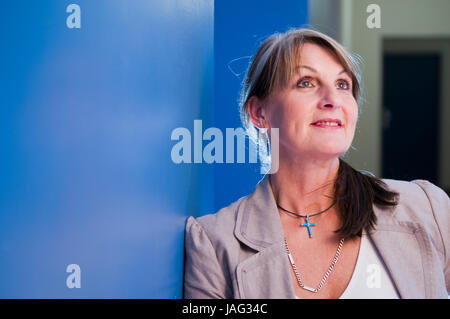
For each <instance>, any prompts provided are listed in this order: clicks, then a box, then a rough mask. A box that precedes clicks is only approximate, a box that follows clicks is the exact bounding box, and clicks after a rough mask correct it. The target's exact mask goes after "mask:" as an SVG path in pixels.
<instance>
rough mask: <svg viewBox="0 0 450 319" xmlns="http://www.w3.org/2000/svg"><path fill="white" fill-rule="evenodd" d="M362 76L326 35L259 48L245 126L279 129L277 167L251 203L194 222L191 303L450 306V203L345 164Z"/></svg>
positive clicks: (420, 184)
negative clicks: (413, 302) (381, 301)
mask: <svg viewBox="0 0 450 319" xmlns="http://www.w3.org/2000/svg"><path fill="white" fill-rule="evenodd" d="M359 78H360V76H359V73H358V69H357V65H356V63H355V62H354V60H353V59H352V58H351V57H350V55H349V54H348V53H347V52H346V51H345V50H344V49H343V47H342V46H340V45H339V44H338V43H336V42H335V41H334V40H333V39H331V38H329V37H328V36H326V35H324V34H321V33H319V32H316V31H312V30H308V29H298V30H290V31H288V32H286V33H284V34H275V35H272V36H271V37H269V38H268V39H267V40H266V41H265V42H264V43H262V45H261V46H260V48H259V49H258V51H257V53H256V55H255V57H254V59H253V61H252V63H251V65H250V67H249V70H248V72H247V76H246V79H245V81H244V85H243V91H242V95H241V118H242V121H243V125H244V126H245V127H246V128H247V130H248V131H249V134H255V133H256V130H257V129H264V130H267V137H268V139H269V142H271V130H272V129H273V128H278V129H279V168H278V171H277V172H276V173H275V174H267V175H266V176H265V177H264V178H263V179H262V180H261V181H260V182H259V183H258V185H257V187H256V189H255V191H254V192H253V193H252V194H250V195H249V196H246V197H243V198H241V199H239V200H238V201H237V202H235V203H233V204H231V205H230V206H228V207H225V208H223V209H221V210H220V211H219V212H217V213H216V214H212V215H207V216H203V217H200V218H197V219H194V218H193V217H190V218H189V219H188V222H187V225H186V242H185V245H186V264H185V281H184V293H185V298H447V295H448V291H449V290H450V203H449V202H450V201H449V198H448V196H447V195H446V194H445V193H444V192H443V191H442V190H441V189H439V188H438V187H436V186H434V185H433V184H431V183H429V182H427V181H423V180H416V181H413V182H404V181H395V180H380V179H378V178H376V177H374V176H369V175H367V174H363V173H361V172H358V171H356V170H354V169H353V168H352V167H350V166H349V165H348V164H347V163H345V162H344V161H343V160H342V159H341V158H340V156H342V155H343V154H345V153H346V151H347V150H348V149H349V147H350V145H351V143H352V140H353V136H354V133H355V127H356V123H357V119H358V99H359V97H360V82H359ZM273 142H275V141H272V143H273Z"/></svg>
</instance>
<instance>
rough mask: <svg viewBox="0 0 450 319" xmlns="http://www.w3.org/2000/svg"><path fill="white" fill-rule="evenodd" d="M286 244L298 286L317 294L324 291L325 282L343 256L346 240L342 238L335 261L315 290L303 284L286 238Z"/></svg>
mask: <svg viewBox="0 0 450 319" xmlns="http://www.w3.org/2000/svg"><path fill="white" fill-rule="evenodd" d="M284 244H285V246H286V251H287V254H288V257H289V261H290V262H291V265H292V269H293V270H294V273H295V276H296V277H297V282H298V285H299V286H300V287H301V288H303V289H306V290H308V291H311V292H314V293H317V292H319V291H320V289H322V287H323V285H325V282H326V281H327V279H328V276H330V274H331V272H332V271H333V268H334V266H335V265H336V263H337V262H338V260H339V255H340V254H341V249H342V246H343V245H344V238H342V239H341V241H340V242H339V246H338V248H337V251H336V255H335V256H334V258H333V261H332V262H331V265H330V267H328V270H327V272H326V273H325V275H324V276H323V277H322V280H321V281H320V283H319V285H318V286H317V288H315V289H314V288H312V287H308V286H305V285H304V284H303V281H302V279H301V278H300V274H299V273H298V270H297V266H295V262H294V258H293V257H292V255H291V252H290V250H289V247H288V244H287V241H286V238H285V239H284Z"/></svg>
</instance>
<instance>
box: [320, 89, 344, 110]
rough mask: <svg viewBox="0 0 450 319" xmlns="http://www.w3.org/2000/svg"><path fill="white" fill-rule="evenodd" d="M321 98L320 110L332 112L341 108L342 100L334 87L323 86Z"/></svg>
mask: <svg viewBox="0 0 450 319" xmlns="http://www.w3.org/2000/svg"><path fill="white" fill-rule="evenodd" d="M321 91H322V92H321V93H322V95H321V98H320V101H319V104H318V107H319V108H320V109H325V110H332V109H336V108H339V107H341V99H340V98H339V94H338V92H336V90H335V89H334V88H333V87H329V86H325V85H324V86H323V87H322V89H321Z"/></svg>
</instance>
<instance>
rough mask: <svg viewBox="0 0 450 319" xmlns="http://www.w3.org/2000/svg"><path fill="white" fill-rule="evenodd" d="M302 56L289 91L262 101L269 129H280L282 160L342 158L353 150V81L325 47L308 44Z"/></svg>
mask: <svg viewBox="0 0 450 319" xmlns="http://www.w3.org/2000/svg"><path fill="white" fill-rule="evenodd" d="M300 53H301V64H300V65H298V66H297V73H296V74H295V75H294V76H293V77H292V79H291V80H290V82H289V83H288V85H287V87H286V88H283V89H280V90H276V91H275V92H273V94H271V95H270V96H268V97H267V98H266V99H265V100H264V101H263V114H264V124H265V125H264V126H265V127H266V128H279V147H280V149H279V150H280V156H283V155H288V156H290V155H293V156H301V157H302V158H305V157H308V158H312V159H325V158H328V159H329V158H331V157H338V156H340V155H342V154H344V153H345V152H346V151H347V150H348V148H349V147H350V145H351V143H352V140H353V136H354V133H355V127H356V121H357V117H358V105H357V102H356V100H355V98H354V97H353V95H352V84H353V83H352V79H351V77H350V75H349V74H347V72H345V71H344V68H343V66H342V65H341V64H340V63H338V62H337V61H336V59H335V58H334V57H333V56H332V55H331V54H330V53H329V52H328V51H326V50H325V49H323V48H322V47H320V46H318V45H315V44H311V43H305V44H304V45H303V47H302V49H301V52H300ZM269 132H270V131H269Z"/></svg>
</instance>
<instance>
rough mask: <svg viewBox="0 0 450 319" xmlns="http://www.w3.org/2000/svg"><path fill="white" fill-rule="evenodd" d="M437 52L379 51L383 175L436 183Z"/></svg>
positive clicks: (438, 88) (437, 140)
mask: <svg viewBox="0 0 450 319" xmlns="http://www.w3.org/2000/svg"><path fill="white" fill-rule="evenodd" d="M440 63H441V59H440V56H439V55H438V54H397V53H389V54H385V55H384V63H383V68H384V70H383V87H384V92H383V155H382V158H383V160H382V164H383V177H384V178H393V179H401V180H413V179H426V180H429V181H430V182H433V183H437V179H438V159H439V148H438V147H439V121H438V114H439V94H440Z"/></svg>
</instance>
